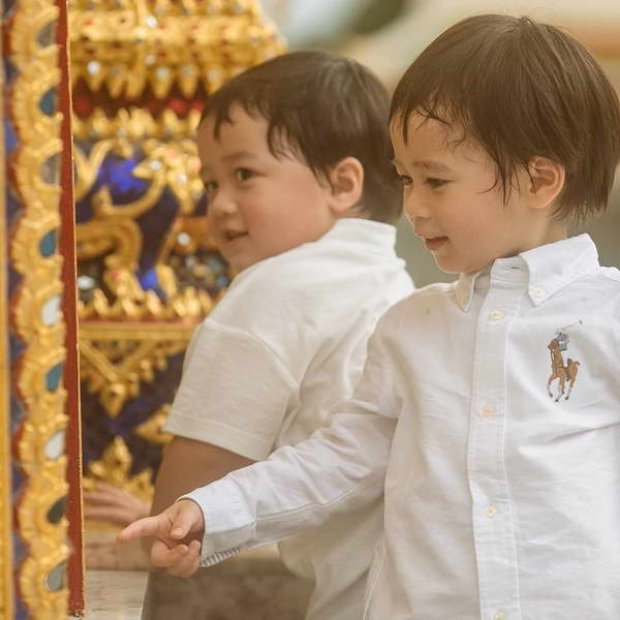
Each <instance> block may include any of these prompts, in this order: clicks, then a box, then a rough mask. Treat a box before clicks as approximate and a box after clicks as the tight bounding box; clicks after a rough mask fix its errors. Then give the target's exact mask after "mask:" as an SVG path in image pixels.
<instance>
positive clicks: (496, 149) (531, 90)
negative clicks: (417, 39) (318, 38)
mask: <svg viewBox="0 0 620 620" xmlns="http://www.w3.org/2000/svg"><path fill="white" fill-rule="evenodd" d="M416 112H419V113H421V114H422V115H424V116H426V117H427V118H433V119H437V120H439V121H442V122H446V123H456V124H458V125H462V127H463V128H464V130H465V136H471V137H473V138H474V139H475V140H477V141H478V142H479V143H480V144H481V145H482V147H483V148H484V149H485V150H486V151H487V152H488V153H489V155H490V156H491V157H492V158H493V160H494V161H495V163H496V165H497V181H496V184H497V183H500V182H501V186H502V188H503V190H504V197H506V195H507V194H506V192H508V191H510V182H511V179H512V178H513V174H514V172H515V171H516V169H517V168H518V167H520V166H523V167H525V169H526V170H527V164H528V162H529V161H530V160H531V159H532V157H534V156H541V157H546V158H549V159H551V160H553V161H555V162H557V163H559V164H561V165H563V166H564V168H565V169H566V182H565V185H564V189H563V190H562V192H561V194H560V196H559V197H558V200H557V205H556V209H555V211H554V216H555V217H557V218H558V219H560V220H570V219H573V220H582V219H586V218H587V217H588V216H590V215H592V214H595V213H597V212H601V211H603V210H604V209H605V207H606V206H607V201H608V198H609V193H610V191H611V188H612V184H613V179H614V172H615V169H616V166H617V165H618V162H619V161H620V104H619V102H618V96H617V94H616V92H615V91H614V89H613V87H612V86H611V84H610V83H609V81H608V80H607V78H606V77H605V75H604V73H603V71H602V70H601V68H600V67H599V65H598V64H597V63H596V61H595V60H594V59H593V58H592V56H591V55H590V53H589V52H588V51H587V50H586V48H585V47H584V46H583V45H581V44H580V43H579V42H578V41H577V40H575V39H574V38H573V37H571V36H569V35H568V34H566V33H564V32H562V31H560V30H558V29H557V28H554V27H553V26H548V25H545V24H537V23H535V22H533V21H532V20H531V19H529V18H527V17H521V18H517V17H510V16H507V15H479V16H476V17H470V18H467V19H464V20H463V21H460V22H458V23H457V24H455V25H454V26H452V27H451V28H449V29H448V30H446V31H445V32H444V33H443V34H441V35H440V36H439V37H437V38H436V39H435V40H434V41H433V42H432V43H431V44H430V45H429V46H428V47H427V48H426V49H425V50H424V52H422V54H421V55H420V56H419V57H418V58H417V59H416V60H415V61H414V62H413V64H412V65H411V66H410V67H409V69H408V70H407V72H406V73H405V75H404V76H403V77H402V79H401V81H400V83H399V84H398V86H397V88H396V91H395V93H394V97H393V99H392V107H391V110H390V121H391V122H396V123H397V124H398V126H399V128H400V129H401V130H402V132H403V138H404V140H405V141H407V129H408V125H409V118H410V116H411V115H412V114H414V113H416Z"/></svg>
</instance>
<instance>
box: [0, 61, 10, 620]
mask: <svg viewBox="0 0 620 620" xmlns="http://www.w3.org/2000/svg"><path fill="white" fill-rule="evenodd" d="M0 109H2V110H4V76H3V74H2V69H0ZM0 161H1V162H3V163H2V165H0V188H1V189H0V248H3V249H4V248H6V223H7V213H6V203H5V200H6V195H5V192H6V188H7V184H6V167H5V165H4V162H5V161H6V160H5V158H4V123H2V125H0ZM3 251H4V250H3ZM6 270H7V265H6V261H3V264H2V265H0V428H2V432H0V618H7V619H8V618H12V617H13V578H12V568H13V557H12V546H11V544H10V540H11V537H12V536H13V526H12V519H11V504H12V499H11V452H10V446H9V433H8V429H9V428H10V422H11V413H10V401H9V393H10V381H9V343H8V337H7V334H8V333H9V322H8V321H9V314H8V299H7V295H8V289H7V277H6V276H7V272H6Z"/></svg>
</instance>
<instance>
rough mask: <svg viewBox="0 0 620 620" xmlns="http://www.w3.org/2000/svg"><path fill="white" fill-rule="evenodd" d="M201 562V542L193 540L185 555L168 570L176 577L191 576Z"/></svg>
mask: <svg viewBox="0 0 620 620" xmlns="http://www.w3.org/2000/svg"><path fill="white" fill-rule="evenodd" d="M199 562H200V543H199V542H198V541H197V540H193V541H192V542H191V543H190V545H189V548H188V550H187V552H186V553H185V555H184V556H183V557H182V558H181V559H180V560H179V561H178V562H176V563H175V564H173V565H172V566H170V567H169V568H168V572H169V573H170V574H171V575H174V576H176V577H185V578H187V577H191V576H192V575H193V574H194V573H195V572H196V571H197V570H198V565H199Z"/></svg>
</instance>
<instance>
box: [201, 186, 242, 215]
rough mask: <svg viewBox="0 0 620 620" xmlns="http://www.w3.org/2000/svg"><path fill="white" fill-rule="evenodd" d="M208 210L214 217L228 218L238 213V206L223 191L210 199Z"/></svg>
mask: <svg viewBox="0 0 620 620" xmlns="http://www.w3.org/2000/svg"><path fill="white" fill-rule="evenodd" d="M207 208H208V210H209V214H210V215H211V216H212V217H226V216H228V215H234V214H235V213H236V212H237V205H236V203H235V201H234V200H233V198H232V196H230V194H228V193H227V192H225V191H222V190H219V191H218V192H217V193H216V194H215V195H213V196H210V197H209V199H208V202H207Z"/></svg>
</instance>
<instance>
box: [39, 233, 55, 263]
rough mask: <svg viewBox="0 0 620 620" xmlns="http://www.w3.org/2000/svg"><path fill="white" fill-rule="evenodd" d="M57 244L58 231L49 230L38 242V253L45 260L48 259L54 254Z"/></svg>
mask: <svg viewBox="0 0 620 620" xmlns="http://www.w3.org/2000/svg"><path fill="white" fill-rule="evenodd" d="M57 242H58V231H57V230H56V229H54V230H50V231H49V232H48V233H47V234H46V235H45V236H44V237H42V238H41V241H39V251H40V252H41V254H42V256H45V258H49V257H50V256H52V255H53V254H54V253H55V252H56V247H57Z"/></svg>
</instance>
